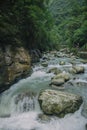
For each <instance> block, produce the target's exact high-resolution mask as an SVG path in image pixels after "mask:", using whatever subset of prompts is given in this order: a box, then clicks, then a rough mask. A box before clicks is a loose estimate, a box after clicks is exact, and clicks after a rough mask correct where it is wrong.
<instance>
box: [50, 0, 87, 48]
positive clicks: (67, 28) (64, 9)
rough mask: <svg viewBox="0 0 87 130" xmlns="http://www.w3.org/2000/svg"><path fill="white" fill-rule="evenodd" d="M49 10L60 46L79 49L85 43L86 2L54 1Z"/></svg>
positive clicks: (86, 41) (77, 0)
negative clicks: (53, 19)
mask: <svg viewBox="0 0 87 130" xmlns="http://www.w3.org/2000/svg"><path fill="white" fill-rule="evenodd" d="M49 9H50V11H51V12H52V14H53V17H54V18H55V25H56V27H57V29H56V30H57V33H58V34H59V39H58V41H59V43H60V44H66V45H69V46H70V47H71V46H73V47H75V46H77V45H79V47H81V46H83V45H84V44H86V43H87V38H86V37H87V0H65V1H64V0H54V1H53V2H52V3H51V5H50V7H49Z"/></svg>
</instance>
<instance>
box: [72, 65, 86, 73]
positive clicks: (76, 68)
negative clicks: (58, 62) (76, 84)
mask: <svg viewBox="0 0 87 130" xmlns="http://www.w3.org/2000/svg"><path fill="white" fill-rule="evenodd" d="M84 71H85V69H84V67H83V66H72V68H70V69H69V72H70V73H74V74H80V73H84Z"/></svg>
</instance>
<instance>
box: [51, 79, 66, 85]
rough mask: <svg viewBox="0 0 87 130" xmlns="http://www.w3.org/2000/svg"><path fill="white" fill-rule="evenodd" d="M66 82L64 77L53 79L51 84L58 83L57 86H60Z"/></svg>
mask: <svg viewBox="0 0 87 130" xmlns="http://www.w3.org/2000/svg"><path fill="white" fill-rule="evenodd" d="M64 83H65V79H64V78H59V79H52V81H51V85H56V86H60V85H62V84H64Z"/></svg>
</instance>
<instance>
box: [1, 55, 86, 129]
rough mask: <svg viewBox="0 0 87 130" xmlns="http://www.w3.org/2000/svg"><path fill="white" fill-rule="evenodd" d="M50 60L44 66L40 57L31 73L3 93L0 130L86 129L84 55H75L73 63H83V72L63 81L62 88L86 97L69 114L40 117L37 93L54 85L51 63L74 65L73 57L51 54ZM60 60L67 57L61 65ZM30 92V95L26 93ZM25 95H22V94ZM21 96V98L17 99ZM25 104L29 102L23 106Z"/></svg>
mask: <svg viewBox="0 0 87 130" xmlns="http://www.w3.org/2000/svg"><path fill="white" fill-rule="evenodd" d="M48 56H49V62H48V66H47V67H43V66H42V65H41V62H43V59H41V60H40V62H39V63H37V64H35V65H34V67H33V73H32V75H31V76H30V77H28V78H26V79H22V80H20V81H19V82H18V83H16V84H14V85H12V86H11V87H10V89H8V90H6V91H5V92H3V93H2V94H1V95H0V130H86V125H87V64H83V63H82V62H81V60H82V59H80V58H74V60H73V61H74V63H75V64H77V65H80V66H84V68H85V72H84V74H77V75H75V78H73V77H72V78H71V80H70V81H69V82H67V83H65V85H64V89H62V90H61V91H67V92H71V93H75V94H79V95H81V96H82V97H83V104H82V106H81V107H80V109H79V110H78V111H76V112H75V113H73V114H67V115H66V116H65V117H64V118H58V117H55V116H50V120H49V121H41V120H40V119H39V117H38V115H39V114H42V111H41V109H40V106H39V103H38V94H39V92H40V91H41V90H42V89H47V88H50V89H55V90H58V89H57V88H52V87H51V86H50V85H49V84H50V81H51V78H52V77H53V76H54V74H53V73H47V72H48V70H49V69H50V68H52V67H58V68H60V69H61V70H62V71H67V69H68V68H70V67H71V66H72V64H71V61H72V59H71V58H68V57H66V56H65V57H64V56H63V57H60V58H58V57H55V56H54V55H53V54H48ZM59 61H64V62H65V63H66V64H65V65H59ZM24 93H26V94H27V93H30V96H29V95H28V96H25V95H23V94H24ZM20 95H22V96H20ZM18 97H20V98H22V99H18ZM24 104H27V105H26V107H24Z"/></svg>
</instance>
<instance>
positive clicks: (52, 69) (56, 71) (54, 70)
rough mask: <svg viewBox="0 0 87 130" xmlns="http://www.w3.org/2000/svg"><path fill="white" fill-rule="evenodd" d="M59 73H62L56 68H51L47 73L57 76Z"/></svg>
mask: <svg viewBox="0 0 87 130" xmlns="http://www.w3.org/2000/svg"><path fill="white" fill-rule="evenodd" d="M61 72H62V71H61V70H60V69H58V68H56V67H54V68H51V69H49V71H48V73H54V74H59V73H61Z"/></svg>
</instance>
